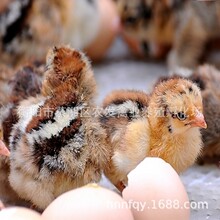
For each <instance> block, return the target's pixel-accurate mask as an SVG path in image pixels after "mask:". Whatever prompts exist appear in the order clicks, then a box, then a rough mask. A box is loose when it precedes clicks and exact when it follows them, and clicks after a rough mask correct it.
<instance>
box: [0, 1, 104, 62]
mask: <svg viewBox="0 0 220 220" xmlns="http://www.w3.org/2000/svg"><path fill="white" fill-rule="evenodd" d="M99 16H100V14H99V12H98V6H97V0H92V1H87V0H80V1H79V0H62V1H60V0H48V1H44V0H4V2H3V3H0V62H2V63H6V64H9V65H18V64H21V63H22V64H23V63H25V62H26V61H27V60H28V61H29V60H40V61H42V60H44V58H45V56H46V53H47V51H48V49H49V48H50V47H51V46H52V45H56V44H61V43H63V44H70V45H71V46H73V47H75V48H77V49H83V48H85V47H87V46H88V45H89V44H90V43H91V42H92V41H93V40H94V38H95V37H96V34H97V32H98V28H99V23H100V19H99Z"/></svg>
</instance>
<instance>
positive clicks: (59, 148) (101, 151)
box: [9, 47, 109, 209]
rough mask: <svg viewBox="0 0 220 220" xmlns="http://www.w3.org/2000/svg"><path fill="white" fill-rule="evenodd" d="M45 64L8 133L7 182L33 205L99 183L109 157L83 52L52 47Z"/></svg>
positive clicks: (94, 90)
mask: <svg viewBox="0 0 220 220" xmlns="http://www.w3.org/2000/svg"><path fill="white" fill-rule="evenodd" d="M46 67H47V70H46V72H45V76H44V77H45V78H44V80H43V84H42V89H41V94H40V95H39V96H37V97H30V98H28V99H26V100H24V101H22V102H20V104H19V106H18V108H17V112H16V113H17V116H18V122H17V123H16V124H15V125H14V126H13V129H12V132H11V137H10V150H11V157H10V158H11V163H10V175H9V180H10V184H11V186H12V187H13V189H14V190H15V191H16V192H17V193H18V195H19V196H20V197H21V198H23V199H25V200H27V201H30V202H31V203H32V204H33V205H34V206H35V207H36V208H38V209H45V208H46V207H47V206H48V205H49V204H50V203H51V202H52V201H53V200H54V199H55V198H56V197H57V196H59V195H60V194H62V193H64V192H66V191H68V190H71V189H73V188H76V187H80V186H82V185H85V184H87V183H90V182H98V181H99V180H100V178H101V170H102V169H104V168H105V166H106V164H108V161H109V150H108V149H106V142H105V139H106V135H105V131H104V129H103V128H102V127H101V126H100V124H99V122H98V118H95V117H93V116H92V113H93V110H94V108H95V106H94V103H93V98H94V95H95V93H96V83H95V80H94V76H93V72H92V70H91V66H90V63H89V61H88V59H87V58H86V56H85V55H84V54H83V53H80V52H78V51H76V50H73V49H71V48H69V47H54V48H53V49H51V50H50V52H49V53H48V56H47V63H46Z"/></svg>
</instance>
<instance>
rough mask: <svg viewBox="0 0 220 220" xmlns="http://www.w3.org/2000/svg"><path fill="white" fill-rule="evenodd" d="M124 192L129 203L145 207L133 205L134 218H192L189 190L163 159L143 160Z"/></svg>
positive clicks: (130, 176)
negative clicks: (187, 191) (133, 202)
mask: <svg viewBox="0 0 220 220" xmlns="http://www.w3.org/2000/svg"><path fill="white" fill-rule="evenodd" d="M122 194H123V198H124V199H125V200H126V201H127V202H128V203H129V201H130V203H131V201H135V202H138V203H137V204H139V206H140V204H143V206H142V207H144V208H143V210H141V208H140V207H139V209H137V207H136V208H135V207H131V209H132V213H133V215H134V218H135V220H146V219H150V220H154V219H155V220H160V219H161V220H162V219H163V220H164V219H169V220H187V219H189V218H190V208H189V200H188V195H187V193H186V190H185V188H184V186H183V184H182V182H181V180H180V178H179V176H178V174H177V173H176V171H175V170H174V169H173V168H172V167H171V166H170V165H169V164H168V163H166V162H165V161H164V160H162V159H159V158H146V159H145V160H144V161H142V162H141V163H140V164H139V165H138V166H137V167H136V168H135V169H134V170H133V171H131V172H130V173H129V175H128V186H127V187H126V188H125V190H124V191H123V193H122ZM185 202H186V203H185ZM184 203H185V204H186V206H187V208H185V207H184ZM144 204H145V205H144ZM136 206H137V205H136ZM166 207H167V208H166Z"/></svg>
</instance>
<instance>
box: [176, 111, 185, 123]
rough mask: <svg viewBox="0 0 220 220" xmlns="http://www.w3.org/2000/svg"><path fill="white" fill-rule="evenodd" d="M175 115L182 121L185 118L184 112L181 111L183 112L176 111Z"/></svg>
mask: <svg viewBox="0 0 220 220" xmlns="http://www.w3.org/2000/svg"><path fill="white" fill-rule="evenodd" d="M176 117H177V118H178V119H179V120H180V121H184V120H185V119H186V118H187V116H186V114H185V113H183V112H178V113H177V114H176Z"/></svg>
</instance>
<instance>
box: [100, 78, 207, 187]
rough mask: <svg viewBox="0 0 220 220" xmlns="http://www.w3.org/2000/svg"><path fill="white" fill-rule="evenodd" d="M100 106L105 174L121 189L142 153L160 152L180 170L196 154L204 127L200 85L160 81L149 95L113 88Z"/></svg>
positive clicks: (187, 81)
mask: <svg viewBox="0 0 220 220" xmlns="http://www.w3.org/2000/svg"><path fill="white" fill-rule="evenodd" d="M103 106H104V112H103V114H102V116H101V117H100V122H101V123H102V126H103V127H104V128H105V129H106V131H107V139H108V143H109V146H110V148H111V162H110V165H109V167H107V169H106V170H105V174H106V176H107V177H108V178H109V179H110V180H111V182H112V183H113V184H114V185H115V186H117V187H118V188H119V189H120V190H122V189H123V184H122V183H124V184H125V183H126V180H127V174H128V173H129V172H130V171H131V170H132V169H134V168H135V167H136V166H137V165H138V163H140V161H142V160H143V159H144V158H145V157H148V156H149V157H160V158H162V159H164V160H165V161H166V162H168V163H170V164H171V165H172V167H173V168H174V169H175V170H176V171H177V172H178V173H180V172H182V171H184V170H185V169H187V168H188V167H189V166H191V165H192V164H193V163H194V161H195V159H196V158H197V156H198V155H199V153H200V150H201V147H202V139H201V134H200V128H206V122H205V119H204V116H203V113H202V112H203V105H202V97H201V93H200V90H199V88H198V87H197V86H196V84H194V83H192V82H191V81H189V80H185V79H181V78H176V79H170V80H167V81H164V82H162V83H160V84H158V85H157V86H156V87H155V88H154V90H153V92H152V94H151V95H150V96H148V95H147V94H145V93H143V92H138V91H118V92H117V91H116V92H113V93H112V94H110V95H109V96H107V98H106V99H105V101H104V105H103Z"/></svg>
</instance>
